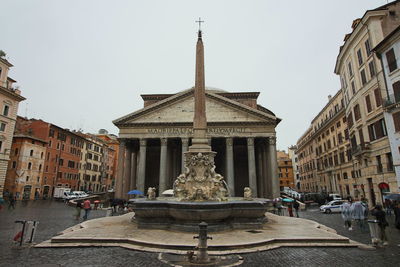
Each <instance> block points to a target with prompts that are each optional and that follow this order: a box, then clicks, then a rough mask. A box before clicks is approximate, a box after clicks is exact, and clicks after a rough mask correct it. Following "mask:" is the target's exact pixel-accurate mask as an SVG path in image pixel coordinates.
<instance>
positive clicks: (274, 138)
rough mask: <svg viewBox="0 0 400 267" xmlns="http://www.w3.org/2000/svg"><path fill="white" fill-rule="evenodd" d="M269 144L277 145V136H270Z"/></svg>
mask: <svg viewBox="0 0 400 267" xmlns="http://www.w3.org/2000/svg"><path fill="white" fill-rule="evenodd" d="M268 144H269V145H275V144H276V137H275V136H270V137H268Z"/></svg>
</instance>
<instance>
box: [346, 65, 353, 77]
mask: <svg viewBox="0 0 400 267" xmlns="http://www.w3.org/2000/svg"><path fill="white" fill-rule="evenodd" d="M347 68H348V69H349V74H350V77H351V76H353V67H352V66H351V62H349V64H347Z"/></svg>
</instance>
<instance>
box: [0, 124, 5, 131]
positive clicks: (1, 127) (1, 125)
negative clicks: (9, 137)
mask: <svg viewBox="0 0 400 267" xmlns="http://www.w3.org/2000/svg"><path fill="white" fill-rule="evenodd" d="M5 130H6V124H5V123H4V122H2V123H0V132H4V131H5Z"/></svg>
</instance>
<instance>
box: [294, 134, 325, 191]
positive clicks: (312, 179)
mask: <svg viewBox="0 0 400 267" xmlns="http://www.w3.org/2000/svg"><path fill="white" fill-rule="evenodd" d="M313 137H314V129H313V127H311V126H310V127H309V128H308V129H307V130H306V132H305V133H304V134H303V135H302V136H301V137H300V138H299V140H298V141H297V144H296V146H297V150H296V155H297V157H298V166H299V174H300V177H299V179H300V191H302V192H319V191H320V190H321V187H320V181H319V179H317V169H316V157H315V149H314V148H315V145H314V139H313Z"/></svg>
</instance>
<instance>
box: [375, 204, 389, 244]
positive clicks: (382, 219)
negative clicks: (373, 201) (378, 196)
mask: <svg viewBox="0 0 400 267" xmlns="http://www.w3.org/2000/svg"><path fill="white" fill-rule="evenodd" d="M371 214H372V215H373V216H375V218H376V220H377V221H378V225H379V228H380V230H381V231H380V237H379V239H380V240H381V242H382V244H383V245H384V246H386V245H387V244H388V239H387V236H386V227H387V226H389V223H388V222H387V221H386V214H385V212H384V211H383V209H382V205H380V204H378V205H376V206H375V208H374V209H373V210H372V211H371Z"/></svg>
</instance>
